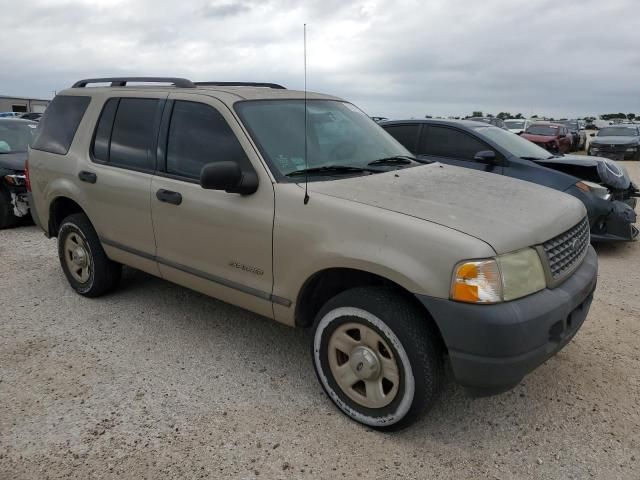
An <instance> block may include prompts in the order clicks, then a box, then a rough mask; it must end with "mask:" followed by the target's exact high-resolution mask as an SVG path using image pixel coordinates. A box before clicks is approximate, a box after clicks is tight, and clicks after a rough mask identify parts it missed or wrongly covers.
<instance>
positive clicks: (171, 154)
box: [167, 101, 249, 178]
mask: <svg viewBox="0 0 640 480" xmlns="http://www.w3.org/2000/svg"><path fill="white" fill-rule="evenodd" d="M224 161H236V162H238V163H239V164H240V168H241V169H243V170H248V169H249V160H248V159H247V156H246V155H245V153H244V150H243V149H242V147H241V146H240V142H238V139H237V138H236V136H235V134H234V133H233V131H231V128H230V127H229V125H228V124H227V122H226V121H225V119H224V118H223V117H222V115H221V114H220V112H218V111H217V110H216V109H214V108H213V107H210V106H209V105H205V104H203V103H196V102H181V101H176V102H175V105H174V107H173V113H172V115H171V124H170V126H169V138H168V141H167V173H172V174H174V175H181V176H185V177H192V178H199V177H200V170H201V169H202V167H203V166H204V165H206V164H207V163H214V162H224Z"/></svg>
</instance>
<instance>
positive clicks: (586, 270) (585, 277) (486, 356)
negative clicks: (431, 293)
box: [418, 246, 598, 396]
mask: <svg viewBox="0 0 640 480" xmlns="http://www.w3.org/2000/svg"><path fill="white" fill-rule="evenodd" d="M597 272H598V260H597V256H596V253H595V250H594V249H593V247H591V246H590V247H589V251H588V253H587V255H586V257H585V259H584V261H583V263H582V265H581V266H580V267H579V268H578V269H577V270H576V271H575V272H574V273H573V275H571V277H570V278H569V279H567V280H566V281H565V282H564V283H562V284H561V285H560V286H558V287H556V288H554V289H552V290H550V289H545V290H542V291H541V292H538V293H535V294H533V295H529V296H528V297H524V298H521V299H518V300H514V301H511V302H505V303H501V304H495V305H472V304H465V303H459V302H453V301H451V300H444V299H439V298H433V297H427V296H420V295H419V296H418V299H419V300H420V301H421V302H422V303H423V304H424V305H425V307H426V308H427V309H428V310H429V312H430V313H431V315H432V317H433V318H434V320H435V321H436V323H437V325H438V327H439V328H440V332H441V333H442V336H443V339H444V342H445V344H446V346H447V348H448V351H449V358H450V360H451V365H452V368H453V373H454V376H455V378H456V381H457V382H458V383H460V384H461V385H462V386H464V387H466V388H467V389H469V390H470V391H471V392H472V393H473V394H475V395H479V396H483V395H493V394H497V393H500V392H503V391H506V390H509V389H511V388H513V387H514V386H516V385H517V384H518V383H519V382H520V381H521V380H522V378H523V377H524V376H525V375H526V374H527V373H529V372H531V371H532V370H534V369H535V368H536V367H538V366H539V365H540V364H542V363H544V362H545V361H546V360H547V359H548V358H550V357H551V356H553V355H554V354H556V353H557V352H558V351H559V350H561V349H562V348H563V347H564V346H565V345H566V344H567V343H568V342H569V341H570V340H571V339H572V338H573V336H574V335H575V334H576V332H577V331H578V329H579V328H580V327H581V326H582V323H583V322H584V320H585V318H586V317H587V313H588V312H589V307H590V305H591V301H592V299H593V292H594V290H595V287H596V279H597V278H596V277H597Z"/></svg>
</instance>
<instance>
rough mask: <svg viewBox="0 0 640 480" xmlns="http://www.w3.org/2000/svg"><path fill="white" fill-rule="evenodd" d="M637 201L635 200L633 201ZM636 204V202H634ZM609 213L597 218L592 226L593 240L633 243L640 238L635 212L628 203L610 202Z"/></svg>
mask: <svg viewBox="0 0 640 480" xmlns="http://www.w3.org/2000/svg"><path fill="white" fill-rule="evenodd" d="M633 200H635V198H634V199H633ZM633 203H634V204H635V202H633ZM610 204H611V208H610V210H609V211H608V213H606V214H603V215H601V216H599V217H598V218H596V220H595V222H594V223H593V224H592V226H591V240H592V241H595V242H598V241H605V242H611V241H623V242H625V241H627V242H628V241H631V240H635V239H636V238H638V233H639V231H638V228H637V227H636V226H635V225H634V223H636V220H637V215H636V212H635V210H634V209H633V208H632V206H631V205H629V204H628V203H626V202H622V201H619V200H614V201H613V202H610Z"/></svg>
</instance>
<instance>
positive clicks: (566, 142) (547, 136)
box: [521, 122, 572, 153]
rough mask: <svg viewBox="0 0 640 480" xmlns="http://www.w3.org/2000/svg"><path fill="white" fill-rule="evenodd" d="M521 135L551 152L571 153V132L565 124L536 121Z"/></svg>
mask: <svg viewBox="0 0 640 480" xmlns="http://www.w3.org/2000/svg"><path fill="white" fill-rule="evenodd" d="M521 136H522V137H523V138H526V139H527V140H529V141H531V142H533V143H535V144H536V145H539V146H540V147H542V148H544V149H546V150H549V151H550V152H551V153H569V152H570V151H571V143H572V138H571V134H570V133H569V130H568V129H567V127H566V126H564V125H560V124H557V123H549V122H536V123H533V124H531V125H529V127H528V128H527V129H526V130H525V131H524V132H523V133H522V134H521Z"/></svg>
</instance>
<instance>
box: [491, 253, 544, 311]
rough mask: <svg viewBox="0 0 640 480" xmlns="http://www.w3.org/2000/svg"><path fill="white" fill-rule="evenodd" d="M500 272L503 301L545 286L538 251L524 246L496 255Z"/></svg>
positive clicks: (536, 290)
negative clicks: (514, 250) (520, 248)
mask: <svg viewBox="0 0 640 480" xmlns="http://www.w3.org/2000/svg"><path fill="white" fill-rule="evenodd" d="M498 268H499V269H500V273H501V274H502V299H503V300H504V301H505V302H508V301H509V300H514V299H516V298H520V297H524V296H526V295H530V294H532V293H535V292H539V291H540V290H542V289H543V288H545V287H546V286H547V281H546V280H545V278H544V270H543V268H542V262H541V261H540V256H539V255H538V252H537V251H535V250H534V249H533V248H525V249H523V250H519V251H517V252H513V253H507V254H506V255H500V256H498Z"/></svg>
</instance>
